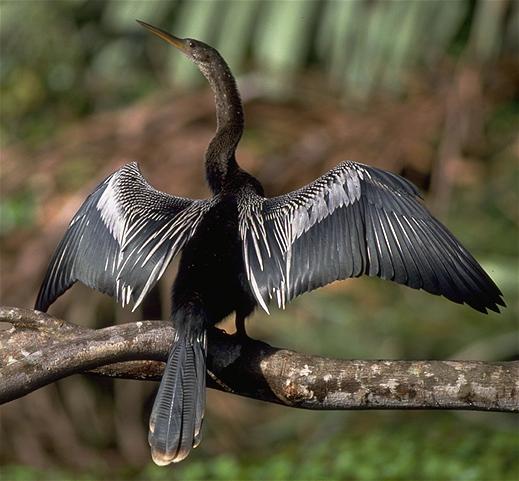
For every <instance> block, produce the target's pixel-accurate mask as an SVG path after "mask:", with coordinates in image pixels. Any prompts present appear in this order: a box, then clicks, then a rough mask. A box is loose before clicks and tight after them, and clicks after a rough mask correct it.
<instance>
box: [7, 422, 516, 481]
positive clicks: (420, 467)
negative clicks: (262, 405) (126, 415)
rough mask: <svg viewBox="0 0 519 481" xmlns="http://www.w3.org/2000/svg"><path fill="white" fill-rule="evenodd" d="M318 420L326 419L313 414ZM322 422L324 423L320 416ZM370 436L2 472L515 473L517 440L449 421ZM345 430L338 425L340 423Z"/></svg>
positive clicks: (169, 476) (355, 476) (222, 475)
mask: <svg viewBox="0 0 519 481" xmlns="http://www.w3.org/2000/svg"><path fill="white" fill-rule="evenodd" d="M320 416H325V417H326V413H321V414H320ZM328 417H330V416H328ZM371 417H375V419H376V420H377V421H378V422H379V425H378V426H377V429H373V430H371V431H370V432H365V430H364V429H363V428H362V427H359V426H358V425H357V426H356V425H352V426H349V427H348V430H347V433H344V432H339V431H338V430H337V429H334V428H333V425H331V424H328V427H329V428H330V429H329V432H328V433H326V434H325V436H322V435H321V436H319V438H318V439H317V438H316V439H314V440H312V438H309V439H308V440H307V442H306V443H305V444H302V445H298V446H297V445H296V446H294V445H292V444H289V445H286V444H281V443H273V444H272V445H271V446H270V448H268V449H267V452H264V453H262V456H261V457H257V456H254V455H253V454H250V453H247V454H240V453H228V454H221V455H216V456H213V457H211V459H210V460H207V459H205V460H197V459H190V461H189V462H185V463H181V464H179V465H174V466H172V467H170V468H160V467H158V466H155V465H153V464H151V463H150V464H149V465H148V466H147V467H145V468H144V469H143V470H139V471H132V470H130V471H127V472H121V473H113V472H111V473H110V474H109V475H108V474H107V475H106V477H103V476H102V475H101V476H100V475H99V473H70V472H66V471H60V470H49V471H42V470H36V469H31V468H27V467H23V466H7V467H6V468H4V472H3V474H4V476H5V479H6V480H9V481H26V480H28V479H38V480H40V481H69V480H75V481H87V480H94V479H111V480H113V481H116V480H117V479H124V480H135V481H139V480H142V481H144V480H146V481H176V480H178V481H180V480H182V481H195V480H196V481H198V480H215V481H231V480H257V481H261V480H269V481H278V480H279V481H282V480H298V481H304V480H320V479H325V480H329V481H332V480H333V481H335V480H337V481H339V480H351V481H357V480H358V481H374V480H378V481H384V480H387V481H398V480H402V481H404V480H414V481H433V480H434V481H453V480H455V481H476V480H485V481H515V480H516V479H517V473H518V470H519V459H518V457H517V449H518V440H517V436H516V434H515V433H514V432H511V431H508V432H506V431H505V432H500V433H495V432H494V430H493V429H491V428H486V427H481V426H478V425H474V426H472V428H471V432H470V436H467V435H466V433H465V432H463V431H457V432H456V431H454V430H453V428H452V425H453V424H456V423H457V422H459V420H457V419H456V417H455V416H454V415H452V414H448V413H442V414H436V415H433V414H427V413H415V414H410V413H408V414H407V417H411V418H414V422H409V420H406V422H405V423H402V424H401V417H398V416H383V415H373V414H371ZM344 424H346V423H344Z"/></svg>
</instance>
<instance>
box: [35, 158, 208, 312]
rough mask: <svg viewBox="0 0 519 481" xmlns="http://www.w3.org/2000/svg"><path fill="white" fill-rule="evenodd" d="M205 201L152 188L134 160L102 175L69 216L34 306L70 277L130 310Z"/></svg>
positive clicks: (49, 299)
mask: <svg viewBox="0 0 519 481" xmlns="http://www.w3.org/2000/svg"><path fill="white" fill-rule="evenodd" d="M210 205H211V202H210V201H205V200H191V199H185V198H181V197H175V196H171V195H168V194H165V193H163V192H159V191H158V190H156V189H154V188H153V187H152V186H151V185H150V184H149V183H148V182H147V181H146V179H144V177H143V176H142V174H141V173H140V171H139V168H138V165H137V163H135V162H132V163H130V164H127V165H125V166H123V167H122V168H120V169H119V170H117V171H116V172H114V173H113V174H112V175H111V176H109V177H108V178H107V179H105V180H104V181H103V182H102V183H101V184H100V185H99V186H98V187H97V188H96V190H95V191H94V192H93V193H92V194H91V195H90V196H89V197H88V198H87V200H86V201H85V202H84V204H83V205H82V206H81V208H80V209H79V211H78V212H77V214H76V215H75V216H74V218H73V219H72V221H71V222H70V225H69V227H68V230H67V231H66V233H65V235H64V237H63V239H62V241H61V242H60V244H59V246H58V248H57V249H56V252H55V253H54V256H53V258H52V260H51V262H50V265H49V268H48V271H47V274H46V277H45V280H44V281H43V284H42V287H41V289H40V292H39V294H38V299H37V301H36V309H39V310H43V311H44V310H47V308H48V307H49V305H50V304H52V303H53V302H54V300H55V299H56V298H57V297H59V296H60V295H61V294H62V293H63V292H65V291H66V290H67V289H68V288H69V287H70V286H71V285H72V284H74V283H75V282H76V281H81V282H83V283H84V284H86V285H87V286H89V287H92V288H94V289H97V290H99V291H101V292H104V293H106V294H109V295H110V296H112V297H114V298H115V299H116V300H117V301H118V302H119V303H121V304H122V305H123V306H125V305H127V304H129V303H130V302H131V301H132V300H133V302H134V307H133V308H134V309H135V308H136V307H137V306H138V305H139V304H140V303H141V302H142V300H143V299H144V297H145V296H146V294H147V293H148V292H149V291H150V289H151V288H152V287H153V286H154V285H155V283H156V282H157V281H158V280H159V279H160V277H161V276H162V274H163V273H164V271H165V269H166V267H167V266H168V265H169V263H170V262H171V260H172V259H173V257H174V256H175V255H176V254H177V253H178V252H179V251H180V250H181V249H182V247H183V246H184V245H185V244H186V242H187V241H188V240H189V239H190V238H191V236H192V235H193V233H194V232H195V230H196V228H197V226H198V224H199V223H200V221H201V219H202V217H203V216H204V214H205V212H207V210H208V209H209V208H210Z"/></svg>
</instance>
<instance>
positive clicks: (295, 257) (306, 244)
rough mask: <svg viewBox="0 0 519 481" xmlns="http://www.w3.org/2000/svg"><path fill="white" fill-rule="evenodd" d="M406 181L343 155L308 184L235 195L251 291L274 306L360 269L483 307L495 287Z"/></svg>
mask: <svg viewBox="0 0 519 481" xmlns="http://www.w3.org/2000/svg"><path fill="white" fill-rule="evenodd" d="M419 197H420V194H419V192H418V190H417V189H416V187H415V186H414V185H413V184H411V183H410V182H409V181H407V180H405V179H403V178H402V177H399V176H397V175H395V174H392V173H389V172H386V171H383V170H380V169H376V168H374V167H369V166H366V165H363V164H358V163H355V162H351V161H347V162H342V163H341V164H339V165H338V166H337V167H336V168H334V169H332V170H331V171H329V172H327V173H326V174H324V175H323V176H321V177H319V178H318V179H317V180H315V181H314V182H312V183H311V184H309V185H307V186H305V187H303V188H301V189H299V190H296V191H294V192H291V193H289V194H286V195H283V196H279V197H275V198H272V199H267V198H263V197H260V196H257V195H256V196H254V197H253V198H252V199H251V198H250V197H248V198H247V202H243V203H242V204H241V207H240V210H239V215H240V219H239V220H240V235H241V239H242V241H243V255H244V261H245V269H246V273H247V277H248V279H249V283H250V286H251V289H252V292H253V294H254V296H255V298H256V300H257V301H258V303H259V304H260V305H261V307H262V308H263V309H265V310H266V311H267V312H268V307H267V305H268V302H269V300H271V299H275V301H276V303H277V304H278V306H279V307H281V308H284V307H285V304H286V303H287V302H289V301H290V300H291V299H293V298H294V297H296V296H298V295H300V294H302V293H304V292H307V291H311V290H313V289H316V288H317V287H320V286H323V285H325V284H328V283H330V282H333V281H335V280H339V279H346V278H348V277H357V276H360V275H362V274H366V275H370V276H377V277H381V278H383V279H388V280H392V281H394V282H397V283H400V284H405V285H408V286H410V287H412V288H415V289H424V290H426V291H428V292H431V293H433V294H439V295H443V296H445V297H447V298H449V299H451V300H452V301H454V302H458V303H467V304H468V305H470V306H471V307H473V308H475V309H477V310H479V311H482V312H486V309H491V310H496V311H498V307H497V306H498V305H504V303H503V300H502V298H501V292H500V291H499V289H498V288H497V286H496V285H495V284H494V283H493V282H492V280H491V279H490V278H489V277H488V275H487V274H486V273H485V272H484V270H483V269H482V268H481V266H480V265H479V264H478V263H477V261H476V260H475V259H474V258H473V257H472V256H471V255H470V254H469V252H468V251H467V250H466V249H465V248H464V247H463V246H462V245H461V244H460V243H459V242H458V241H457V240H456V238H455V237H454V236H453V235H452V234H451V233H450V232H449V231H448V230H447V229H446V228H445V227H444V226H443V225H442V224H440V222H438V221H437V220H436V219H435V218H434V217H432V215H431V214H430V213H429V212H428V211H427V209H426V208H425V207H424V206H423V204H422V203H421V201H420V200H419Z"/></svg>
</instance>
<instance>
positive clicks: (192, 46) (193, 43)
mask: <svg viewBox="0 0 519 481" xmlns="http://www.w3.org/2000/svg"><path fill="white" fill-rule="evenodd" d="M187 46H188V47H189V48H195V42H193V40H188V42H187Z"/></svg>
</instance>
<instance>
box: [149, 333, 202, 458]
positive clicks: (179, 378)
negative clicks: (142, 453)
mask: <svg viewBox="0 0 519 481" xmlns="http://www.w3.org/2000/svg"><path fill="white" fill-rule="evenodd" d="M205 359H206V333H205V330H203V331H202V332H201V333H200V334H198V335H189V334H188V332H185V331H184V332H180V333H179V334H177V336H176V338H175V343H174V345H173V348H172V349H171V352H170V354H169V358H168V362H167V365H166V369H165V371H164V375H163V376H162V381H161V383H160V386H159V390H158V392H157V396H156V398H155V402H154V404H153V409H152V412H151V417H150V432H149V435H148V441H149V443H150V446H151V456H152V458H153V461H154V462H155V463H156V464H158V465H159V466H164V465H166V464H169V463H178V462H179V461H182V460H183V459H184V458H186V457H187V455H188V454H189V452H190V451H191V448H193V447H196V446H198V444H199V443H200V431H201V429H202V420H203V417H204V409H205Z"/></svg>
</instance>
